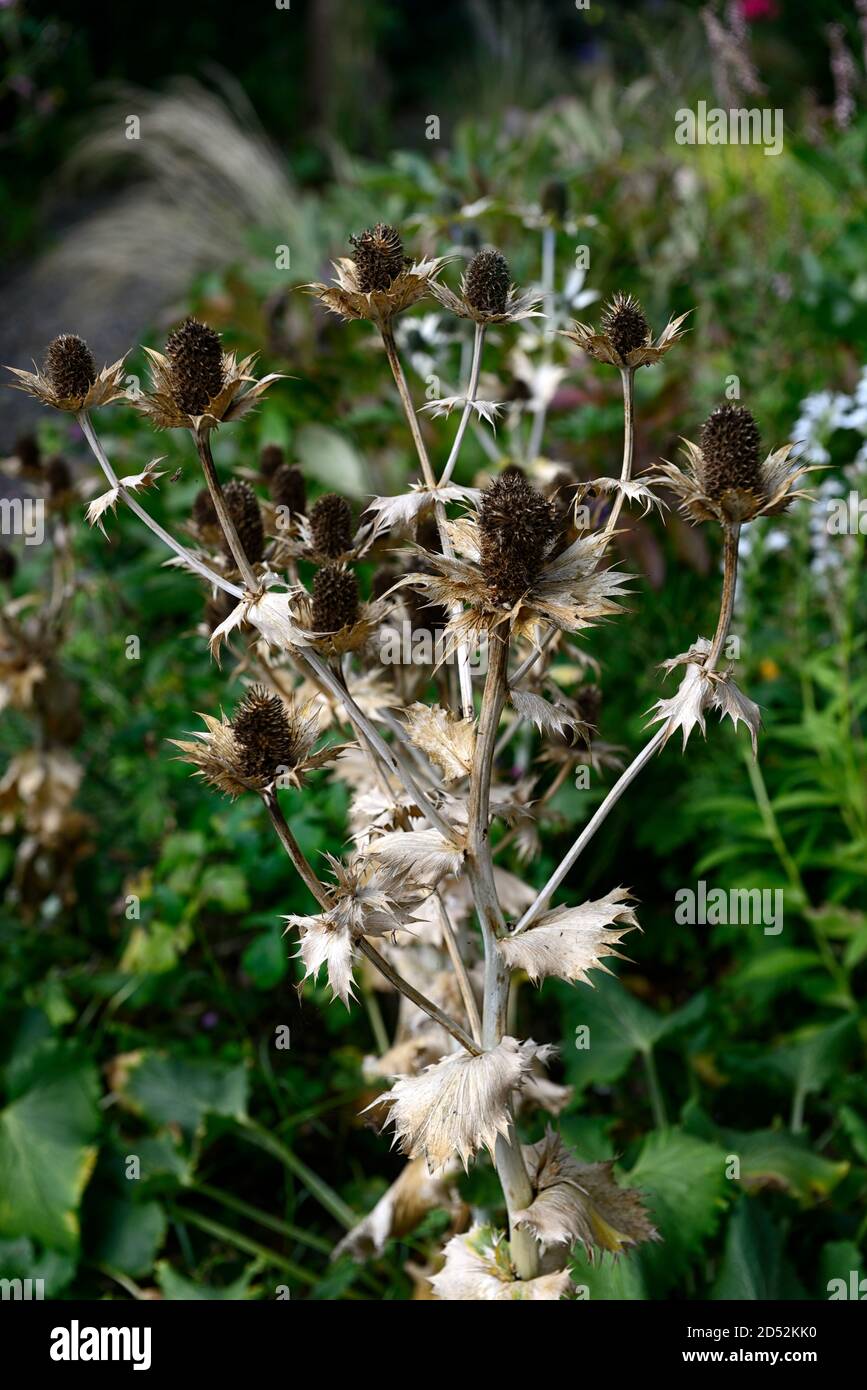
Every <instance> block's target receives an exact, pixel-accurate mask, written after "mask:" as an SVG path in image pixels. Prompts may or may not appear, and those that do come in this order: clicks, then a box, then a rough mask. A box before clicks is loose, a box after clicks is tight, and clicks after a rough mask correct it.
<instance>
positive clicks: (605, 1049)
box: [564, 977, 666, 1088]
mask: <svg viewBox="0 0 867 1390" xmlns="http://www.w3.org/2000/svg"><path fill="white" fill-rule="evenodd" d="M569 1019H570V1022H571V1023H572V1025H573V1026H574V1027H575V1029H576V1033H575V1046H571V1047H567V1048H566V1049H565V1057H564V1061H565V1065H566V1070H567V1072H568V1074H569V1080H570V1082H571V1083H572V1084H573V1085H574V1086H577V1087H579V1088H581V1087H584V1086H588V1085H591V1084H593V1083H594V1082H608V1081H616V1080H617V1079H618V1077H620V1076H622V1075H623V1073H624V1071H625V1070H626V1068H627V1067H628V1065H629V1063H630V1061H631V1060H632V1058H633V1056H634V1055H635V1053H636V1052H638V1051H648V1050H649V1049H650V1048H651V1047H652V1046H653V1044H654V1043H655V1042H656V1041H657V1039H658V1038H660V1037H661V1036H662V1035H663V1033H664V1032H665V1028H666V1020H665V1018H663V1017H662V1016H661V1015H660V1014H657V1013H654V1012H653V1010H652V1009H648V1008H647V1006H646V1005H645V1004H641V1003H639V1001H638V1000H637V999H634V998H633V997H632V995H631V994H629V992H628V991H627V990H625V989H624V987H623V985H622V984H621V983H620V982H619V980H617V979H614V978H607V977H603V978H602V979H600V980H599V981H598V982H597V983H596V987H595V989H592V990H591V989H582V990H581V992H580V994H579V995H578V996H577V998H576V1000H575V1004H574V1006H573V1007H571V1008H570V1009H569ZM582 1028H586V1029H587V1030H589V1031H588V1032H587V1033H583V1032H581V1031H580V1030H581V1029H582ZM585 1043H586V1044H587V1045H586V1046H584V1045H583V1044H585Z"/></svg>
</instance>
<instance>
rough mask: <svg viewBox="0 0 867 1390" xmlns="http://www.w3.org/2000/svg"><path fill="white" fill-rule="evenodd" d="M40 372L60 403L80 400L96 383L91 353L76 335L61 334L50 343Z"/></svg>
mask: <svg viewBox="0 0 867 1390" xmlns="http://www.w3.org/2000/svg"><path fill="white" fill-rule="evenodd" d="M42 371H43V374H44V375H45V376H46V377H47V378H48V380H49V381H50V382H51V385H52V386H53V388H54V390H55V391H56V393H57V395H58V396H59V397H60V398H61V399H63V400H83V399H84V397H85V396H86V395H87V393H88V391H89V390H90V388H91V386H92V385H93V383H94V382H95V381H96V363H95V362H94V360H93V353H92V352H91V350H90V348H89V347H88V346H87V343H86V342H85V341H84V339H83V338H79V337H77V336H76V334H75V333H61V334H60V336H59V337H58V338H55V339H54V341H53V342H51V343H49V345H48V351H47V352H46V354H45V363H44V365H43V368H42Z"/></svg>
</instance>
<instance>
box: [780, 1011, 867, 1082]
mask: <svg viewBox="0 0 867 1390" xmlns="http://www.w3.org/2000/svg"><path fill="white" fill-rule="evenodd" d="M856 1038H857V1034H856V1030H855V1020H854V1019H852V1018H843V1019H840V1021H839V1022H838V1023H832V1024H829V1025H827V1026H826V1027H820V1028H816V1027H809V1028H805V1029H803V1030H802V1031H801V1032H800V1033H799V1034H798V1035H796V1036H795V1037H794V1038H793V1039H792V1040H791V1041H789V1042H787V1043H785V1044H784V1045H783V1046H781V1047H778V1048H776V1049H775V1050H774V1051H773V1052H772V1053H771V1054H770V1056H769V1058H768V1064H769V1066H770V1067H771V1068H772V1069H773V1070H774V1071H776V1072H779V1073H781V1074H782V1075H783V1076H784V1077H786V1079H787V1080H789V1081H790V1082H791V1083H792V1085H793V1087H794V1088H795V1091H796V1092H797V1093H798V1094H801V1095H807V1094H809V1093H810V1092H811V1091H821V1090H822V1088H823V1086H825V1085H826V1083H827V1082H828V1081H830V1080H831V1078H832V1077H833V1076H834V1075H835V1074H836V1072H837V1071H838V1069H839V1068H840V1066H841V1065H842V1064H843V1062H844V1061H845V1059H846V1058H847V1056H848V1054H849V1052H850V1050H851V1048H852V1045H853V1043H854V1042H855V1040H856Z"/></svg>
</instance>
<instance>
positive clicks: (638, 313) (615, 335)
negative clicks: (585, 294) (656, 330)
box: [601, 294, 650, 357]
mask: <svg viewBox="0 0 867 1390" xmlns="http://www.w3.org/2000/svg"><path fill="white" fill-rule="evenodd" d="M601 322H602V331H603V333H607V334H608V337H609V339H610V341H611V345H612V347H613V348H614V350H615V352H618V353H619V354H620V356H621V357H625V356H626V355H627V353H629V352H633V351H634V350H635V348H639V347H644V345H645V344H646V343H647V340H648V338H649V337H650V324H649V323H648V322H647V319H646V318H645V317H644V310H643V309H642V307H641V305H640V304H639V302H638V300H637V299H636V298H635V297H634V296H633V295H631V294H616V295H615V296H614V298H613V299H612V300H611V303H610V304H607V305H606V307H605V309H604V310H603V312H602V320H601Z"/></svg>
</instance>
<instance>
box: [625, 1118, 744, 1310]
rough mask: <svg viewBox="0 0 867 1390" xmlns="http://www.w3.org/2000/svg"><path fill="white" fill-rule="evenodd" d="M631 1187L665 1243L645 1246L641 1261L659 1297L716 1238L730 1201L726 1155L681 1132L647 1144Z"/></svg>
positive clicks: (653, 1136)
mask: <svg viewBox="0 0 867 1390" xmlns="http://www.w3.org/2000/svg"><path fill="white" fill-rule="evenodd" d="M628 1182H629V1186H630V1187H637V1188H638V1189H639V1190H640V1191H641V1193H642V1194H643V1197H644V1201H645V1206H646V1207H647V1209H648V1212H649V1214H650V1217H651V1220H652V1221H653V1224H654V1225H655V1226H656V1227H657V1229H658V1230H659V1233H660V1235H661V1236H662V1244H659V1245H656V1244H654V1245H646V1246H644V1247H643V1248H642V1250H641V1256H640V1258H641V1263H642V1268H643V1270H644V1273H645V1275H646V1278H647V1283H648V1287H649V1288H652V1289H653V1290H654V1296H655V1297H658V1296H659V1293H660V1292H662V1291H663V1290H665V1289H667V1288H669V1287H670V1286H671V1285H672V1284H673V1283H675V1282H676V1281H677V1280H678V1279H679V1277H680V1275H681V1274H682V1273H683V1271H684V1270H685V1269H686V1267H687V1265H688V1264H689V1263H690V1261H691V1260H695V1259H696V1258H697V1257H698V1256H699V1254H700V1253H701V1249H702V1245H703V1243H704V1241H705V1240H706V1239H707V1238H708V1237H709V1236H711V1235H712V1234H713V1232H714V1231H715V1229H716V1226H717V1223H718V1221H719V1218H720V1213H721V1212H722V1210H723V1207H724V1206H725V1201H726V1188H727V1183H726V1178H725V1154H724V1153H723V1151H722V1149H720V1148H718V1147H717V1146H716V1145H713V1144H707V1143H705V1142H704V1140H702V1139H695V1138H693V1136H692V1135H690V1134H684V1133H683V1132H682V1131H681V1130H678V1129H668V1130H662V1131H657V1132H656V1133H654V1134H651V1135H649V1136H648V1138H647V1139H646V1140H645V1141H644V1144H643V1146H642V1149H641V1152H640V1154H639V1156H638V1161H637V1162H636V1164H635V1166H634V1168H632V1170H631V1171H630V1172H629V1174H628Z"/></svg>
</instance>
